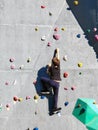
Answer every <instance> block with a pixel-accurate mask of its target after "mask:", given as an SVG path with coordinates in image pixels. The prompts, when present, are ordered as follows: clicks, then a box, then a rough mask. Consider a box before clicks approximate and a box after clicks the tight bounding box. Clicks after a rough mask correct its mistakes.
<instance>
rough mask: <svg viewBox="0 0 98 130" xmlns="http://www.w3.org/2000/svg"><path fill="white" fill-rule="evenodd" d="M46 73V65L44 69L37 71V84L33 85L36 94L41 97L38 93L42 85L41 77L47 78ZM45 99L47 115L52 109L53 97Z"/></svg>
mask: <svg viewBox="0 0 98 130" xmlns="http://www.w3.org/2000/svg"><path fill="white" fill-rule="evenodd" d="M46 72H47V65H46V66H45V67H42V68H40V69H39V71H38V73H37V79H36V81H37V83H36V85H35V88H36V92H37V93H38V95H39V96H41V94H40V92H41V90H42V89H43V86H42V83H41V80H40V79H41V77H47V78H49V75H48V74H47V73H46ZM46 98H47V99H48V110H49V113H50V111H51V109H52V107H53V96H46Z"/></svg>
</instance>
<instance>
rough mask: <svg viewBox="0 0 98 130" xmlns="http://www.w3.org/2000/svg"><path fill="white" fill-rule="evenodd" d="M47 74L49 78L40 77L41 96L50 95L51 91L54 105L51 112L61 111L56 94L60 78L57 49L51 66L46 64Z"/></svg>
mask: <svg viewBox="0 0 98 130" xmlns="http://www.w3.org/2000/svg"><path fill="white" fill-rule="evenodd" d="M47 73H48V74H49V77H50V78H46V77H41V82H42V86H43V90H42V91H41V94H42V95H44V94H45V95H47V94H51V93H52V90H53V96H54V104H53V109H52V112H56V111H59V110H61V107H58V106H57V104H58V93H59V86H60V81H61V76H60V58H59V48H57V49H55V51H54V56H53V58H52V60H51V64H48V67H47Z"/></svg>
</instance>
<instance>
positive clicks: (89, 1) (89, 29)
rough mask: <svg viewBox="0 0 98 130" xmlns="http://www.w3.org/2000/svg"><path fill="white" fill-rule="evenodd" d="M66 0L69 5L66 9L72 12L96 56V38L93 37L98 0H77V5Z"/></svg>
mask: <svg viewBox="0 0 98 130" xmlns="http://www.w3.org/2000/svg"><path fill="white" fill-rule="evenodd" d="M66 1H67V3H68V5H69V8H68V10H69V9H70V10H71V11H72V13H73V14H74V16H75V18H76V19H77V21H78V23H79V25H80V26H81V28H82V29H83V31H84V35H85V37H86V38H87V40H88V43H89V45H90V46H92V47H93V49H94V51H95V53H96V57H97V58H98V40H96V39H95V37H94V36H95V35H97V34H98V0H78V1H79V4H78V5H74V0H66ZM94 28H97V31H94Z"/></svg>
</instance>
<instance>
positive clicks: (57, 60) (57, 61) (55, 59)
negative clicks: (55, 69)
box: [52, 57, 60, 66]
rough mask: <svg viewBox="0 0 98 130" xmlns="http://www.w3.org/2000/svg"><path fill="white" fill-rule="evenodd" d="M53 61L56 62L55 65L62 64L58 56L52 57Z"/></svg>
mask: <svg viewBox="0 0 98 130" xmlns="http://www.w3.org/2000/svg"><path fill="white" fill-rule="evenodd" d="M52 63H53V64H54V66H59V65H60V60H59V59H58V58H57V57H54V58H53V59H52Z"/></svg>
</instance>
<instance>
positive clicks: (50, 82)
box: [41, 77, 60, 108]
mask: <svg viewBox="0 0 98 130" xmlns="http://www.w3.org/2000/svg"><path fill="white" fill-rule="evenodd" d="M41 82H42V85H43V88H44V90H45V91H47V90H48V89H49V88H51V87H52V88H53V91H54V105H53V108H57V103H58V93H59V86H60V84H59V82H56V81H54V80H51V79H49V78H46V77H41Z"/></svg>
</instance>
